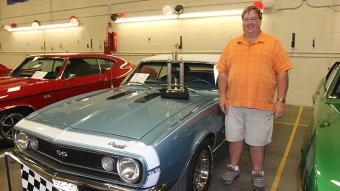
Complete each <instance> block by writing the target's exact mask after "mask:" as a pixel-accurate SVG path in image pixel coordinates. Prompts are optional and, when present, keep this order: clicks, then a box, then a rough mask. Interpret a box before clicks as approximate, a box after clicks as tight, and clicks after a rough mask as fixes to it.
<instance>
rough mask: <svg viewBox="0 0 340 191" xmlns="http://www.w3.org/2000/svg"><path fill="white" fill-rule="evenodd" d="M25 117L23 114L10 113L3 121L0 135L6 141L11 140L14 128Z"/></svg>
mask: <svg viewBox="0 0 340 191" xmlns="http://www.w3.org/2000/svg"><path fill="white" fill-rule="evenodd" d="M22 118H24V116H23V115H22V114H21V113H10V114H8V115H4V116H3V117H2V119H1V124H0V126H1V128H0V133H1V136H2V137H3V138H4V139H8V140H11V139H12V132H13V127H14V125H15V124H16V123H18V122H19V121H20V120H21V119H22Z"/></svg>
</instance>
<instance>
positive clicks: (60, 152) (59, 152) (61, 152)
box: [57, 149, 67, 157]
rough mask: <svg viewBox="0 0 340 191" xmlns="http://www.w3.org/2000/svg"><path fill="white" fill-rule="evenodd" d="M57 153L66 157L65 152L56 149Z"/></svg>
mask: <svg viewBox="0 0 340 191" xmlns="http://www.w3.org/2000/svg"><path fill="white" fill-rule="evenodd" d="M57 155H59V156H61V157H67V152H66V151H61V150H59V149H57Z"/></svg>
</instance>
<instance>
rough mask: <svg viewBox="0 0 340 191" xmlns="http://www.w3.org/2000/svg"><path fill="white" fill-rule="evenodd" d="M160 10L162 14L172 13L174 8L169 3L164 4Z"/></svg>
mask: <svg viewBox="0 0 340 191" xmlns="http://www.w3.org/2000/svg"><path fill="white" fill-rule="evenodd" d="M162 12H163V14H164V15H172V14H174V12H175V10H174V8H173V7H171V6H170V5H165V6H164V7H163V9H162Z"/></svg>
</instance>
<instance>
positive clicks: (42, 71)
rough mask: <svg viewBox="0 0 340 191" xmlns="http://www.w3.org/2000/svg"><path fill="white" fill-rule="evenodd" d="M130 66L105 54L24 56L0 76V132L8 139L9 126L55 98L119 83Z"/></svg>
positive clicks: (131, 67) (10, 128)
mask: <svg viewBox="0 0 340 191" xmlns="http://www.w3.org/2000/svg"><path fill="white" fill-rule="evenodd" d="M133 68H134V65H133V64H130V63H128V62H127V61H125V60H123V59H122V58H119V57H116V56H111V55H105V54H43V55H32V56H29V57H27V58H26V59H25V60H24V61H23V62H22V63H21V64H20V65H19V66H17V67H16V68H14V69H13V70H12V71H11V72H10V73H9V75H8V76H2V77H0V135H1V136H2V138H3V139H4V140H5V141H8V140H11V139H12V127H13V126H14V125H15V124H16V123H17V122H18V121H19V120H20V119H22V118H23V117H25V116H26V115H28V114H30V113H32V112H33V111H35V110H37V109H40V108H42V107H45V106H47V105H49V104H52V103H55V102H57V101H59V100H62V99H65V98H68V97H71V96H75V95H79V94H83V93H87V92H91V91H96V90H100V89H105V88H110V87H115V86H119V85H120V83H121V82H122V80H123V79H124V78H125V77H126V76H127V75H128V73H129V72H130V71H132V69H133Z"/></svg>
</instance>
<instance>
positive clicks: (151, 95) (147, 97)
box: [135, 93, 161, 103]
mask: <svg viewBox="0 0 340 191" xmlns="http://www.w3.org/2000/svg"><path fill="white" fill-rule="evenodd" d="M160 95H161V93H152V94H148V95H146V96H144V97H141V98H139V99H137V100H135V102H136V103H145V102H147V101H149V100H151V99H153V98H155V97H158V96H160Z"/></svg>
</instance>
